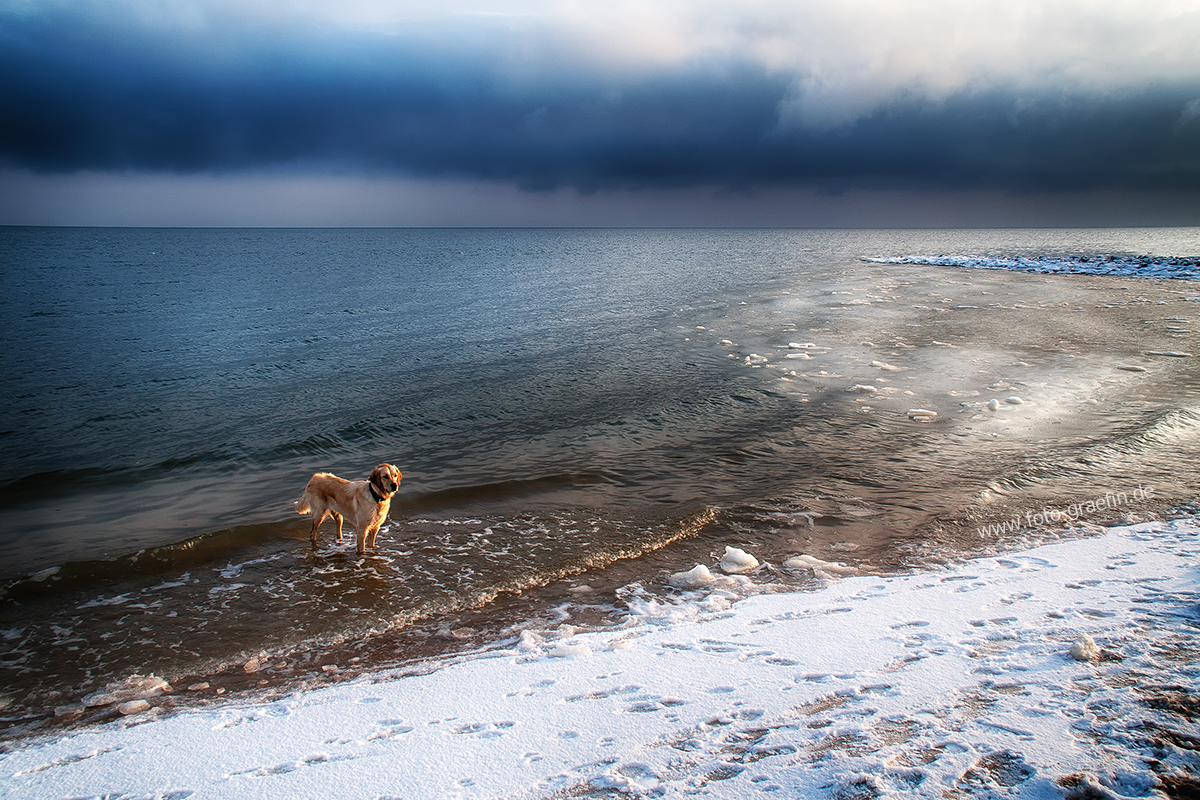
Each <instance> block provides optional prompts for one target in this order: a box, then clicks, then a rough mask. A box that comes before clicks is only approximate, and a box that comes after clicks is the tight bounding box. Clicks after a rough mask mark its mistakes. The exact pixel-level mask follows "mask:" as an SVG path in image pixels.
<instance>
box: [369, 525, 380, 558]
mask: <svg viewBox="0 0 1200 800" xmlns="http://www.w3.org/2000/svg"><path fill="white" fill-rule="evenodd" d="M379 527H380V526H379V525H372V526H371V531H370V534H369V535H368V537H367V547H369V548H371V549H372V550H375V537H376V536H378V535H379ZM375 552H379V551H378V550H375Z"/></svg>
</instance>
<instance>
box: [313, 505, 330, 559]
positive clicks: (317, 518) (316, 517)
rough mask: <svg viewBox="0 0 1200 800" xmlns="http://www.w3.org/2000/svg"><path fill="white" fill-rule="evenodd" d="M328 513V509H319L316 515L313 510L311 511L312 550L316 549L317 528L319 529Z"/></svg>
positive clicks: (315, 511)
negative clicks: (319, 511)
mask: <svg viewBox="0 0 1200 800" xmlns="http://www.w3.org/2000/svg"><path fill="white" fill-rule="evenodd" d="M329 513H330V512H329V510H328V509H321V513H320V514H318V513H317V510H316V509H315V508H314V509H313V518H312V519H313V524H312V546H313V549H314V550H316V549H317V528H319V527H321V523H322V522H324V521H325V518H326V517H327V516H329Z"/></svg>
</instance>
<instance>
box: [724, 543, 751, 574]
mask: <svg viewBox="0 0 1200 800" xmlns="http://www.w3.org/2000/svg"><path fill="white" fill-rule="evenodd" d="M717 566H718V567H720V568H721V569H723V570H724V571H725V572H732V573H735V574H736V573H741V572H749V571H750V570H753V569H758V559H757V558H755V557H754V556H752V555H750V554H749V553H747V552H746V551H745V550H739V549H738V548H736V547H729V546H726V547H725V555H724V556H722V557H721V561H720V563H719V564H717Z"/></svg>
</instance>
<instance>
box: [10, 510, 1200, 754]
mask: <svg viewBox="0 0 1200 800" xmlns="http://www.w3.org/2000/svg"><path fill="white" fill-rule="evenodd" d="M1156 499H1160V500H1161V498H1156ZM1124 510H1125V511H1126V512H1127V513H1126V514H1125V516H1124V517H1123V518H1120V519H1109V520H1104V519H1098V520H1097V519H1078V520H1072V523H1071V524H1070V525H1068V526H1066V527H1048V526H1033V527H1024V528H1022V529H1021V530H1019V531H1015V532H1009V535H1008V536H1007V537H1004V538H999V537H983V536H982V534H981V538H980V545H979V546H978V547H977V549H975V550H974V551H954V550H949V551H948V550H944V549H938V550H936V552H932V553H924V554H916V553H910V554H909V556H910V557H909V558H907V559H904V560H903V561H901V562H898V563H896V564H889V565H887V566H885V567H883V568H882V569H880V568H879V567H877V566H876V565H872V564H870V563H863V564H860V565H859V566H862V567H863V568H864V569H863V570H862V571H861V572H858V571H857V569H851V570H850V571H849V572H848V573H845V572H842V573H837V574H856V573H857V574H874V575H879V576H881V577H888V576H896V575H904V574H917V573H920V572H927V571H931V570H937V569H941V568H945V567H947V566H954V565H958V564H962V563H965V562H968V561H971V560H975V559H978V558H987V557H998V556H1003V555H1004V554H1006V553H1010V552H1019V551H1022V550H1027V549H1031V548H1035V547H1039V546H1043V545H1046V544H1053V543H1058V542H1063V541H1074V540H1077V539H1080V538H1088V537H1091V536H1094V535H1096V534H1097V533H1098V532H1101V531H1103V530H1105V529H1107V528H1111V527H1117V526H1122V525H1131V524H1138V523H1143V522H1156V521H1164V520H1165V521H1172V520H1174V519H1178V518H1180V517H1183V518H1187V517H1189V516H1193V515H1194V516H1198V517H1200V498H1198V499H1197V500H1193V501H1192V502H1191V503H1186V504H1182V505H1172V506H1170V507H1150V506H1147V505H1144V504H1138V505H1132V506H1128V507H1126V508H1124ZM930 535H931V537H932V535H933V531H932V530H931V531H930ZM726 539H728V537H724V538H723V539H721V541H722V542H724V541H725V540H726ZM985 540H988V541H986V543H985ZM720 550H721V546H718V544H717V543H716V542H706V541H705V540H703V539H697V538H693V537H683V538H679V539H677V540H674V541H672V542H671V543H669V544H668V545H667V546H665V547H663V548H661V549H659V550H656V551H653V552H652V553H648V554H642V555H640V556H637V557H631V558H627V559H619V560H618V561H616V562H613V563H612V564H609V565H608V566H607V567H605V568H602V569H599V570H590V571H584V572H582V573H580V574H578V575H573V576H567V577H563V578H560V579H558V580H555V581H552V582H551V583H549V584H546V585H543V586H539V587H536V588H533V589H527V590H524V591H522V592H517V593H513V592H502V593H501V594H500V596H498V597H497V598H494V599H493V600H492V601H491V602H490V603H487V604H485V605H483V606H480V607H466V608H461V609H457V610H453V611H447V612H445V613H443V614H437V615H433V616H431V617H429V618H427V619H423V620H419V621H417V622H415V623H412V624H407V625H399V626H395V627H389V628H385V629H376V630H370V631H365V632H361V633H358V634H354V635H349V636H347V637H345V638H344V639H341V640H339V641H336V642H330V641H316V642H309V643H306V644H302V645H299V646H290V647H286V648H281V649H280V648H277V649H276V650H274V651H266V650H261V651H258V652H247V653H244V654H242V655H241V656H240V657H234V658H232V659H227V660H226V661H225V662H224V663H222V664H220V665H217V666H216V667H215V668H213V669H208V670H205V671H197V672H183V671H176V672H174V673H169V672H164V673H162V674H160V675H158V677H161V678H165V679H166V680H168V681H169V682H170V685H171V689H169V690H168V691H167V692H166V693H164V694H162V695H161V696H157V699H156V703H155V704H156V705H158V706H160V707H161V708H162V711H163V712H165V713H174V712H176V711H184V710H194V709H203V708H208V707H220V706H223V705H228V704H230V703H237V702H252V703H254V702H268V701H273V700H277V699H279V698H282V697H286V696H288V695H290V694H293V693H296V692H305V691H313V690H318V689H322V688H330V687H336V686H338V685H341V684H344V683H345V682H347V681H353V680H358V679H361V678H364V677H369V676H370V675H372V674H379V673H405V674H407V673H409V672H416V673H420V672H423V671H425V667H424V666H423V665H425V664H437V663H441V662H444V661H447V660H449V661H453V660H455V659H460V658H470V657H471V656H472V654H473V653H477V652H488V651H491V650H495V649H503V648H505V647H507V646H510V645H511V644H512V643H515V642H518V641H519V640H520V638H521V636H522V635H523V632H524V631H525V630H527V629H539V628H544V627H554V626H562V625H564V624H566V625H569V626H570V627H574V628H575V629H580V630H589V631H602V630H608V629H612V628H614V627H617V626H618V625H619V624H620V620H621V619H622V617H624V616H625V615H626V614H627V613H628V609H627V604H626V602H625V601H626V600H627V598H623V597H622V596H621V595H622V593H623V590H624V589H625V588H626V587H627V586H628V585H630V584H634V585H638V586H640V585H641V584H642V581H643V580H645V581H646V582H647V583H648V584H649V585H650V586H651V587H652V591H654V592H657V593H659V594H662V593H664V592H665V593H667V595H668V596H670V595H672V594H677V592H676V590H675V589H674V588H672V586H671V582H670V577H671V574H672V573H673V572H675V570H677V569H678V570H686V569H687V568H688V566H690V565H691V564H692V561H691V559H693V558H694V559H699V561H698V562H697V563H700V562H704V558H705V556H704V554H705V553H706V552H708V554H709V556H710V558H709V560H708V561H707V562H705V563H707V565H708V566H711V567H712V569H713V570H714V571H715V572H716V573H717V575H718V576H719V575H720V572H721V571H720V570H719V569H718V567H717V561H718V560H719V556H718V555H717V553H718V551H720ZM780 560H781V561H783V560H784V559H783V558H781V559H780ZM852 563H856V562H852ZM647 573H649V575H650V577H648V578H647V577H646V576H647ZM829 577H830V575H828V574H825V573H817V572H816V571H815V570H813V569H812V568H811V565H809V566H802V567H798V568H788V567H787V566H784V568H783V569H780V565H779V564H773V563H765V564H763V566H762V568H761V569H759V570H757V571H756V572H755V573H754V574H752V575H750V576H749V582H748V583H746V584H745V585H743V586H741V587H738V592H739V598H746V597H752V596H754V595H756V594H761V593H767V594H771V593H777V592H782V593H790V592H797V593H809V592H812V591H818V590H820V589H821V588H822V584H823V581H824V580H825V579H828V578H829ZM584 581H586V583H584ZM726 588H728V587H726ZM564 602H566V603H568V604H569V606H570V607H569V608H567V607H566V606H565V605H564ZM248 665H249V666H248ZM146 674H147V675H148V676H153V675H156V673H155V672H153V671H151V672H148V673H146ZM138 677H141V674H140V673H134V674H132V675H129V676H127V677H126V680H133V679H136V678H138ZM113 683H120V681H119V680H118V681H113ZM197 687H198V688H197ZM101 692H102V689H101V685H97V684H93V686H92V688H91V689H90V690H89V691H88V692H86V693H84V694H80V695H78V696H69V697H64V698H63V700H64V701H65V702H63V703H60V704H58V705H53V706H50V707H46V708H45V709H43V711H42V712H41V714H40V715H38V714H34V715H33V716H31V717H28V718H27V720H28V721H27V722H25V723H24V724H22V723H15V724H12V725H9V726H7V727H4V728H0V747H4V746H6V745H7V744H8V743H10V742H19V741H22V740H23V739H27V738H37V737H40V736H55V735H62V734H64V733H68V732H71V731H75V730H85V729H87V728H90V727H93V726H96V725H104V724H107V723H110V722H112V721H114V720H120V719H121V717H120V715H119V714H118V713H117V711H116V706H115V705H108V706H99V707H85V706H84V702H85V700H86V697H87V695H89V694H98V693H101ZM50 714H52V716H47V715H50Z"/></svg>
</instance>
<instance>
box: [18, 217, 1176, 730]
mask: <svg viewBox="0 0 1200 800" xmlns="http://www.w3.org/2000/svg"><path fill="white" fill-rule="evenodd" d="M0 277H2V281H3V283H2V291H0V319H2V321H3V323H2V326H0V344H2V349H0V364H2V369H0V731H3V732H5V734H3V735H8V736H14V735H20V734H25V733H28V732H30V731H33V730H39V729H43V728H47V727H50V728H52V727H53V726H54V725H57V724H65V723H64V720H67V721H69V720H78V719H80V718H81V714H82V718H84V719H86V718H88V717H87V714H88V713H92V714H94V715H103V714H105V713H107V714H110V715H111V714H115V713H116V712H114V711H112V710H111V709H108V710H103V709H99V708H97V709H96V710H95V711H94V712H93V711H91V710H89V709H88V706H87V705H86V704H84V703H83V700H84V699H86V698H87V697H88V696H90V695H94V694H95V693H96V692H97V691H100V690H102V689H103V688H104V687H105V686H106V685H110V684H113V683H114V682H120V681H123V680H128V679H130V677H131V676H147V675H155V676H160V677H163V678H165V679H166V680H167V681H169V682H170V684H171V686H172V687H173V691H174V692H175V693H176V695H177V696H178V697H180V698H193V699H194V700H195V702H212V701H215V700H216V699H217V698H218V697H221V696H224V697H240V696H243V695H245V694H246V693H254V692H259V693H263V692H286V691H292V690H295V689H296V688H297V687H303V686H312V685H321V684H324V683H329V682H336V681H341V680H346V679H348V678H352V677H354V676H357V675H361V674H363V673H364V672H369V671H370V670H373V669H379V668H384V667H389V668H391V667H396V666H397V665H401V666H402V665H404V664H414V663H420V662H428V661H429V660H430V659H436V658H439V657H442V656H445V655H446V654H452V653H454V652H458V651H461V650H463V649H470V648H475V649H478V648H480V647H488V646H492V645H495V644H496V643H503V642H506V641H512V640H513V638H514V637H519V636H520V633H521V631H522V630H525V629H528V628H529V627H530V626H533V625H547V624H553V625H559V626H565V625H575V626H579V627H581V628H586V627H589V626H599V625H615V624H620V621H621V619H622V612H623V610H624V609H626V608H627V605H628V602H629V599H630V597H631V596H638V597H642V596H645V595H647V594H651V595H653V596H655V597H657V598H660V599H662V600H663V601H664V602H669V601H670V599H671V598H672V597H673V596H675V595H677V594H678V593H679V592H683V591H685V590H684V589H679V588H676V587H675V586H674V585H673V576H677V575H679V574H681V573H684V572H686V571H688V570H691V569H692V568H693V567H694V566H695V565H698V564H699V565H705V566H706V567H710V568H711V569H712V570H713V571H714V572H715V573H719V572H720V570H719V568H718V567H717V566H715V565H716V564H717V562H718V561H720V560H721V559H722V556H723V555H724V554H725V553H726V552H727V550H726V548H735V549H736V550H735V551H734V552H736V551H743V552H744V553H748V554H750V555H752V556H753V557H754V560H755V561H756V562H757V563H758V566H757V567H756V568H754V569H752V570H750V571H749V572H748V574H747V575H746V577H747V578H748V580H749V581H750V583H751V584H752V585H754V586H759V587H766V588H770V590H773V591H778V590H786V591H803V590H804V589H805V588H807V587H812V586H816V585H819V584H820V583H821V581H822V580H823V579H824V578H825V577H828V573H827V572H823V571H822V570H820V569H803V568H801V567H786V566H784V563H785V562H787V561H788V560H789V559H794V557H795V556H808V557H809V562H810V563H812V564H827V565H828V564H834V565H841V566H842V567H843V568H847V569H850V568H853V569H857V570H860V571H867V572H871V571H874V572H880V573H885V572H894V571H897V570H905V569H919V568H921V567H922V566H928V565H932V564H942V563H947V562H952V561H956V560H960V559H963V558H969V557H971V556H973V555H978V554H981V553H995V552H1002V551H1004V550H1005V549H1008V548H1015V547H1021V546H1027V545H1029V544H1030V543H1032V542H1042V541H1047V540H1052V539H1054V538H1061V537H1071V536H1084V535H1087V534H1088V532H1089V531H1091V530H1094V529H1095V526H1098V525H1103V524H1105V523H1110V522H1114V521H1121V520H1137V519H1148V518H1153V517H1156V516H1164V515H1167V516H1169V515H1171V514H1172V513H1178V510H1179V509H1180V508H1185V509H1187V508H1191V509H1192V510H1193V511H1194V510H1195V506H1194V505H1191V506H1189V505H1188V504H1191V503H1194V501H1195V500H1196V498H1197V493H1198V492H1200V359H1198V358H1197V357H1196V356H1197V354H1200V349H1198V348H1200V283H1198V282H1197V280H1198V279H1200V229H1197V228H1166V229H1078V230H1062V229H1054V230H1040V229H1039V230H745V229H737V230H695V229H678V230H658V229H357V228H356V229H257V228H256V229H207V228H206V229H152V228H22V227H4V228H0ZM385 462H386V463H391V464H395V465H396V466H397V467H398V468H399V469H400V470H401V471H402V472H403V475H404V477H403V482H402V485H401V488H400V491H399V492H398V493H397V495H396V496H395V498H394V500H393V502H392V505H391V513H390V519H389V521H388V523H387V524H386V525H385V526H384V528H383V531H382V532H381V533H380V535H379V538H378V545H377V549H376V550H375V551H373V552H368V553H367V554H366V555H365V556H361V557H360V556H358V555H357V553H356V552H355V546H354V536H353V534H352V532H351V533H350V535H348V536H347V537H346V539H345V541H343V542H338V541H337V540H336V538H335V535H334V530H333V525H332V523H326V525H325V526H324V527H323V528H322V529H321V530H320V532H319V538H318V543H317V546H316V547H315V548H314V547H312V546H311V544H310V540H309V533H310V525H311V522H310V520H309V518H308V517H302V516H300V515H298V514H297V513H296V512H295V510H294V508H293V502H294V501H296V500H297V499H298V498H299V497H300V494H301V492H302V490H303V488H304V485H305V483H306V482H307V480H308V478H309V477H310V476H311V475H312V474H313V473H314V472H319V471H329V472H333V473H335V474H337V475H340V476H342V477H345V478H348V479H354V480H361V479H365V478H366V477H367V475H368V474H369V473H370V471H371V469H372V468H373V467H374V466H375V465H376V464H379V463H385ZM792 563H793V564H797V563H803V562H796V561H795V560H793V561H792ZM674 583H679V581H677V580H676V581H674ZM182 701H183V700H182V699H181V700H180V702H182Z"/></svg>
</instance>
